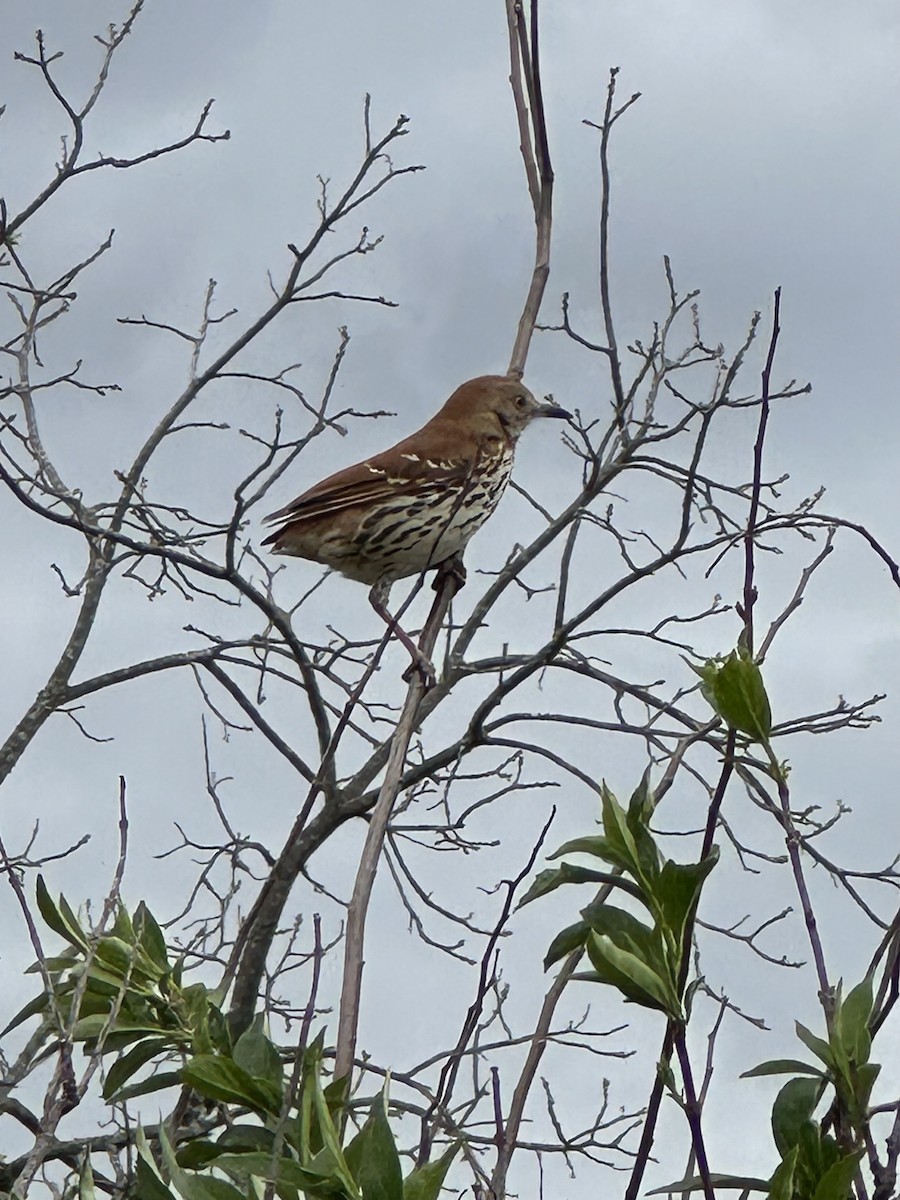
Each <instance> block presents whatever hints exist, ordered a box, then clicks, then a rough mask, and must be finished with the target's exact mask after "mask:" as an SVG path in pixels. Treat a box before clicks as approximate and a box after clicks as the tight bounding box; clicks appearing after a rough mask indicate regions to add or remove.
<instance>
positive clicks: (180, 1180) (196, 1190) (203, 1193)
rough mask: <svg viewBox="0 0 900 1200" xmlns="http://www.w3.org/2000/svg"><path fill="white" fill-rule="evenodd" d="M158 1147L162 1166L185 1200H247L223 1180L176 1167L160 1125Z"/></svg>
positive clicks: (241, 1193)
mask: <svg viewBox="0 0 900 1200" xmlns="http://www.w3.org/2000/svg"><path fill="white" fill-rule="evenodd" d="M159 1145H160V1150H161V1152H162V1160H163V1166H164V1167H165V1168H166V1171H167V1172H168V1174H169V1177H170V1179H171V1180H172V1183H173V1184H174V1185H175V1187H176V1188H177V1189H178V1191H179V1192H180V1193H181V1195H182V1196H184V1198H185V1200H247V1197H246V1195H245V1193H244V1192H239V1191H238V1189H237V1188H236V1187H235V1186H234V1184H231V1183H228V1182H227V1180H225V1179H217V1178H216V1177H215V1176H213V1175H195V1174H194V1173H193V1172H188V1171H185V1170H183V1169H182V1168H181V1167H180V1166H179V1165H178V1161H177V1159H176V1158H175V1151H174V1150H173V1149H172V1144H171V1142H170V1141H169V1139H168V1137H167V1136H166V1131H165V1127H164V1126H162V1125H161V1126H160V1130H159Z"/></svg>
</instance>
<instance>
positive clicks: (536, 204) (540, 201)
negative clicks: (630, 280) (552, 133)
mask: <svg viewBox="0 0 900 1200" xmlns="http://www.w3.org/2000/svg"><path fill="white" fill-rule="evenodd" d="M506 22H507V28H508V30H509V57H510V73H509V82H510V85H511V86H512V92H513V100H514V102H515V106H516V119H517V121H518V125H519V148H520V150H521V152H522V161H523V162H524V164H525V175H526V178H527V180H528V192H529V194H530V196H531V205H532V208H533V209H534V225H535V252H534V270H533V272H532V276H531V284H530V286H529V288H528V295H527V297H526V299H525V307H524V308H523V310H522V315H521V317H520V318H519V327H518V329H517V331H516V340H515V342H514V344H513V350H512V355H511V356H510V360H509V368H508V369H509V374H510V375H519V376H521V375H522V374H523V373H524V370H525V360H526V359H527V357H528V347H529V346H530V344H531V337H532V334H533V333H534V327H535V324H536V323H537V317H538V312H539V311H540V307H541V300H542V299H543V296H544V288H545V287H546V286H547V279H548V277H549V275H550V234H551V226H552V218H553V167H552V165H551V163H550V147H549V143H548V141H547V123H546V120H545V117H544V98H543V91H542V89H541V71H540V58H539V50H538V0H531V29H530V33H529V30H528V29H527V28H526V24H525V15H524V12H523V7H522V3H521V0H506Z"/></svg>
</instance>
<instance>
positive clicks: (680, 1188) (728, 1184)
mask: <svg viewBox="0 0 900 1200" xmlns="http://www.w3.org/2000/svg"><path fill="white" fill-rule="evenodd" d="M709 1181H710V1183H711V1184H712V1185H713V1188H717V1187H718V1188H728V1189H730V1190H732V1191H743V1192H768V1190H769V1183H768V1181H767V1180H765V1179H756V1178H755V1177H754V1176H752V1175H722V1174H714V1173H712V1172H711V1173H710V1176H709ZM702 1191H703V1180H702V1179H701V1178H700V1176H699V1175H693V1176H692V1177H691V1178H690V1179H677V1180H675V1182H674V1183H667V1184H666V1185H665V1187H659V1188H654V1189H653V1191H652V1192H647V1195H648V1196H662V1195H667V1194H668V1193H670V1192H671V1193H673V1194H674V1195H677V1196H687V1195H689V1194H690V1193H691V1192H702ZM404 1200H405V1197H404Z"/></svg>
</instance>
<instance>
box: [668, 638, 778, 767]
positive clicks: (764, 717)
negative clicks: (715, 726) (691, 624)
mask: <svg viewBox="0 0 900 1200" xmlns="http://www.w3.org/2000/svg"><path fill="white" fill-rule="evenodd" d="M688 666H689V667H690V668H691V670H692V671H696V673H697V674H698V675H699V676H700V680H701V683H700V691H701V692H702V693H703V697H704V699H705V700H706V701H707V703H708V704H709V705H710V706H711V707H712V708H713V709H714V710H715V712H717V713H718V714H719V716H720V717H721V718H722V720H723V721H724V722H725V723H726V725H728V726H730V727H731V728H732V729H736V730H737V731H738V733H743V734H746V735H747V737H749V738H752V740H753V741H755V742H762V743H763V745H768V744H769V738H770V736H771V733H772V710H771V708H770V707H769V697H768V696H767V695H766V688H765V684H764V683H763V678H762V672H761V671H760V669H759V667H758V666H757V664H756V663H755V662H754V661H753V659H752V657H751V656H750V654H749V653H748V651H747V650H746V648H745V647H744V646H740V647H739V648H738V649H737V650H733V651H732V652H731V654H729V655H728V657H727V658H724V659H710V660H709V661H708V662H706V663H704V664H703V666H702V667H695V666H694V665H693V663H688Z"/></svg>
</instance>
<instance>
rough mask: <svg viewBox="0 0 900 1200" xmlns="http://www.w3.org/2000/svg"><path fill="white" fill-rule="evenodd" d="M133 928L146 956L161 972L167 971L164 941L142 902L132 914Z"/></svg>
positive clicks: (167, 962)
mask: <svg viewBox="0 0 900 1200" xmlns="http://www.w3.org/2000/svg"><path fill="white" fill-rule="evenodd" d="M134 928H135V931H136V933H137V936H138V939H139V941H140V944H141V946H142V948H143V950H144V951H145V953H146V954H147V956H148V957H149V958H150V959H151V960H152V961H153V962H155V963H156V965H157V966H158V967H159V968H160V970H161V971H163V972H166V971H168V970H169V969H170V966H169V955H168V951H167V950H166V939H165V937H164V935H163V931H162V930H161V929H160V927H159V925H158V924H157V923H156V920H155V919H154V916H153V914H152V913H151V911H150V909H149V908H148V907H147V905H146V904H145V903H144V902H143V900H142V901H141V902H140V904H139V905H138V906H137V908H136V909H135V912H134Z"/></svg>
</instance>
